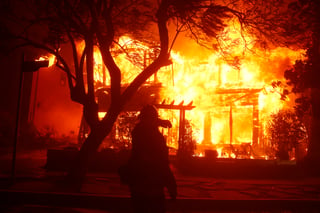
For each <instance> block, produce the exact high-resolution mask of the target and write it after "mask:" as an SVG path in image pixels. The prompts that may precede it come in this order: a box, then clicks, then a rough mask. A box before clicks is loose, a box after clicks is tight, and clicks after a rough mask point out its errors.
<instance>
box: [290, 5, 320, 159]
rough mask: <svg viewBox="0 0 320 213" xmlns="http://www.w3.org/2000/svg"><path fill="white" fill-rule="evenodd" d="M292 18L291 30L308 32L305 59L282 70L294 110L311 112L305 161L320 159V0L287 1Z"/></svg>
mask: <svg viewBox="0 0 320 213" xmlns="http://www.w3.org/2000/svg"><path fill="white" fill-rule="evenodd" d="M290 9H291V11H292V14H294V15H293V16H292V19H293V21H292V22H291V24H290V26H291V27H290V30H291V31H290V32H292V33H295V34H299V33H300V34H308V35H309V36H308V38H309V39H308V40H306V41H305V42H304V43H303V44H304V45H305V48H306V49H307V52H306V59H304V60H298V61H296V63H295V65H294V66H293V67H292V68H291V69H288V70H287V71H286V72H285V78H286V79H287V80H288V84H289V85H291V86H292V92H293V93H295V94H297V96H298V98H297V99H296V104H297V107H296V110H297V112H298V114H299V116H301V117H303V116H304V115H309V116H311V125H310V141H309V147H308V155H307V158H306V162H307V163H310V164H314V163H317V162H320V132H319V128H320V14H319V9H320V2H319V1H316V0H306V1H294V2H293V3H292V4H290Z"/></svg>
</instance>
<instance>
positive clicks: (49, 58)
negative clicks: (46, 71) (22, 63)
mask: <svg viewBox="0 0 320 213" xmlns="http://www.w3.org/2000/svg"><path fill="white" fill-rule="evenodd" d="M36 61H49V65H48V67H51V66H52V65H54V63H55V62H56V57H55V56H54V55H52V54H49V55H47V56H41V57H40V58H38V59H37V60H36Z"/></svg>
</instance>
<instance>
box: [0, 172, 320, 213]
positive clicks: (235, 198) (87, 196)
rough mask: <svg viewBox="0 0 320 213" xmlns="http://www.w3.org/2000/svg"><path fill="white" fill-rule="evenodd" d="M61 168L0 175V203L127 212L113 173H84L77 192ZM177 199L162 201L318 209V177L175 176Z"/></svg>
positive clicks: (224, 207)
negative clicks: (32, 174)
mask: <svg viewBox="0 0 320 213" xmlns="http://www.w3.org/2000/svg"><path fill="white" fill-rule="evenodd" d="M63 175H64V174H63V173H62V172H47V173H45V175H43V176H40V177H39V176H38V177H30V176H29V177H22V176H20V177H16V179H15V182H14V183H10V182H11V180H10V178H9V179H8V178H6V177H2V178H1V179H0V196H1V197H2V198H5V199H1V201H0V205H22V204H30V205H49V206H59V207H71V208H88V209H100V210H107V211H112V212H128V211H130V196H129V191H128V188H127V186H125V185H122V184H121V183H120V180H119V177H118V175H117V174H111V173H109V174H108V173H89V174H88V175H87V178H86V180H85V182H84V184H83V186H82V188H81V190H80V192H77V193H75V192H73V191H71V190H69V189H68V187H66V186H65V185H63ZM176 179H177V184H178V198H177V200H176V201H175V202H173V201H171V200H169V198H168V202H167V206H168V210H170V211H172V212H199V211H208V212H210V211H211V212H213V211H236V212H238V211H262V210H264V211H266V210H271V211H274V210H279V209H283V210H287V211H289V212H290V210H291V211H293V210H295V212H320V179H319V178H307V179H294V180H240V179H216V178H202V177H190V176H182V175H179V174H176Z"/></svg>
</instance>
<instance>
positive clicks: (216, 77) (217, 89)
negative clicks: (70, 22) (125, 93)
mask: <svg viewBox="0 0 320 213" xmlns="http://www.w3.org/2000/svg"><path fill="white" fill-rule="evenodd" d="M231 40H232V41H230V43H237V45H232V46H230V48H231V49H230V50H229V51H230V52H232V57H230V58H226V57H225V55H223V54H221V53H212V52H210V53H208V52H206V50H203V51H200V52H199V53H198V54H197V55H196V56H192V57H187V56H184V55H183V54H184V53H188V50H187V49H188V48H186V46H185V45H184V47H183V48H182V49H181V50H177V51H173V52H172V54H171V57H172V61H173V63H172V65H169V66H167V67H165V68H162V69H161V70H159V71H158V72H157V73H155V74H154V75H153V77H152V78H150V79H149V80H148V81H147V82H146V84H145V85H144V86H143V87H141V88H140V89H139V91H138V92H137V94H136V95H135V97H133V98H132V100H131V101H130V102H129V103H128V104H127V105H126V108H125V112H123V113H122V114H121V115H120V116H119V118H118V121H117V122H116V124H115V126H114V130H113V131H112V134H110V135H109V136H108V137H107V138H106V139H105V141H104V143H103V144H102V148H116V147H117V148H130V143H131V138H130V132H131V130H132V128H133V125H134V123H135V121H136V117H137V114H138V111H139V109H141V107H142V106H143V105H145V104H154V105H156V106H157V107H158V109H159V113H160V115H161V117H163V118H165V119H169V120H170V121H171V122H172V124H173V128H172V129H169V130H167V129H163V130H162V132H163V133H164V135H165V136H166V138H167V144H168V146H169V147H171V149H170V150H171V151H172V153H171V154H175V153H177V152H184V153H188V154H189V155H193V156H205V155H212V154H213V155H215V156H216V157H220V158H247V159H253V158H259V159H268V158H270V157H271V158H272V157H274V155H272V154H271V155H270V152H269V151H268V150H270V149H271V148H272V147H271V146H272V145H271V143H270V141H269V140H268V135H267V132H266V124H267V122H268V119H269V116H270V114H271V113H274V112H277V111H278V110H280V109H283V108H290V107H292V100H290V97H287V99H286V100H285V101H284V100H280V99H281V94H282V90H283V89H284V88H283V87H281V84H277V85H278V86H277V87H275V86H274V85H275V84H272V82H280V81H284V78H283V72H284V70H285V69H286V68H287V67H288V66H289V65H291V64H293V63H294V61H295V60H296V59H297V58H299V57H301V53H302V51H301V50H299V51H293V50H289V49H286V48H276V49H273V50H270V51H269V52H268V53H266V52H264V51H263V50H259V49H257V50H255V52H254V53H244V52H242V51H241V48H242V47H241V38H240V37H236V36H234V35H233V37H232V38H231ZM235 41H236V42H235ZM119 43H122V45H123V46H125V47H126V50H127V52H126V54H124V53H122V54H120V53H119V54H118V55H117V56H116V61H117V63H118V65H119V67H120V68H121V69H122V70H125V72H124V75H123V76H122V78H123V87H126V84H127V83H129V82H130V81H131V80H132V79H133V78H134V77H135V76H136V74H137V73H138V72H139V69H141V68H143V67H145V66H146V65H148V64H149V61H152V57H153V56H154V55H156V53H155V52H152V51H151V50H149V49H148V48H147V46H144V44H143V43H140V42H138V41H134V40H132V39H131V38H129V37H123V38H121V39H120V41H119ZM79 48H81V44H79ZM193 48H195V47H194V46H193ZM116 54H117V53H116ZM130 54H132V55H130ZM191 55H192V54H191ZM95 81H96V90H97V100H98V103H99V110H100V113H101V116H103V115H104V114H105V112H106V109H107V107H108V104H109V101H108V99H109V97H108V95H109V92H108V90H109V89H108V83H107V82H109V79H108V77H107V75H106V68H105V67H104V66H103V65H102V60H101V56H100V54H99V51H98V50H96V51H95ZM279 85H280V86H279ZM88 131H89V130H88V128H87V127H86V124H85V122H84V119H82V122H81V126H80V131H79V143H82V141H83V140H84V139H85V137H86V135H87V133H88ZM210 153H211V154H210Z"/></svg>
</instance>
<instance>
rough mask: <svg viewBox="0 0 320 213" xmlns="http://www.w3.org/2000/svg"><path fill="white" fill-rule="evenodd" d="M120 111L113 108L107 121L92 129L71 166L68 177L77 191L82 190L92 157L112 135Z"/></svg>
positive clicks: (104, 120)
mask: <svg viewBox="0 0 320 213" xmlns="http://www.w3.org/2000/svg"><path fill="white" fill-rule="evenodd" d="M120 111H121V110H120V108H115V107H113V110H112V109H110V110H109V111H108V113H107V117H106V119H103V120H102V121H100V122H99V124H98V125H96V126H94V127H92V128H91V130H90V133H89V135H88V137H87V138H86V140H85V141H84V143H83V145H82V146H81V149H80V151H79V152H78V155H77V156H76V158H75V159H74V162H73V163H72V164H71V168H70V170H69V173H68V176H67V179H68V181H69V183H70V184H72V185H73V187H75V189H76V190H79V189H80V187H81V185H82V182H83V180H84V178H85V175H86V172H87V169H88V162H89V161H90V157H91V156H93V155H94V153H95V152H96V151H97V149H98V148H99V146H100V144H101V143H102V141H103V140H104V138H105V137H106V136H107V135H108V134H110V132H111V130H112V127H113V125H114V123H115V121H116V119H117V117H118V115H119V113H120Z"/></svg>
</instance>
